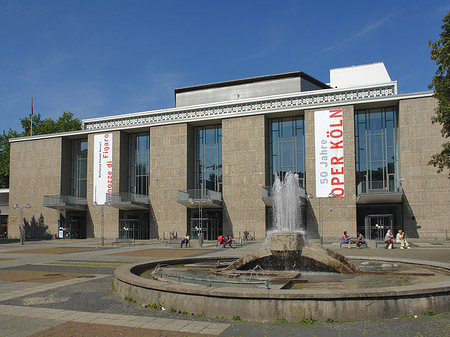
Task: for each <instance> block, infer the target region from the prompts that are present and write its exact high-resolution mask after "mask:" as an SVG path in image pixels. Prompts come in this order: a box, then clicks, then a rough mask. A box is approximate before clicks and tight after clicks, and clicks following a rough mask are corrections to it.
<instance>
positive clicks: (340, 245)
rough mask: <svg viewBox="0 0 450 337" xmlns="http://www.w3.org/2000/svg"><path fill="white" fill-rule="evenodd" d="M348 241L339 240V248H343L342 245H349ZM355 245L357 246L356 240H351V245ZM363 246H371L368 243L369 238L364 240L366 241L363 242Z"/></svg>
mask: <svg viewBox="0 0 450 337" xmlns="http://www.w3.org/2000/svg"><path fill="white" fill-rule="evenodd" d="M348 245H349V244H348V243H344V242H342V241H340V242H339V248H342V246H348ZM352 245H354V246H356V242H353V241H351V242H350V247H351V246H352ZM361 246H364V247H365V248H369V246H368V245H367V240H364V242H363V243H362V244H361Z"/></svg>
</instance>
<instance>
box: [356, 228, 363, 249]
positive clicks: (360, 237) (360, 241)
mask: <svg viewBox="0 0 450 337" xmlns="http://www.w3.org/2000/svg"><path fill="white" fill-rule="evenodd" d="M364 242H365V239H364V236H363V235H362V234H361V233H360V232H358V235H357V238H356V248H358V249H361V245H362V244H363V243H364Z"/></svg>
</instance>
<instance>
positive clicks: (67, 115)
mask: <svg viewBox="0 0 450 337" xmlns="http://www.w3.org/2000/svg"><path fill="white" fill-rule="evenodd" d="M32 118H33V136H36V135H45V134H50V133H60V132H66V131H75V130H80V129H81V122H80V120H79V119H78V118H74V116H73V113H71V112H63V114H62V115H61V116H60V117H59V118H58V119H57V120H53V119H51V118H45V119H42V117H41V114H36V115H33V117H32ZM20 123H21V125H22V129H23V131H22V132H21V133H19V132H17V131H14V130H12V129H9V130H8V132H5V130H3V132H2V134H1V135H0V188H8V187H9V154H10V146H9V140H10V139H11V138H16V137H26V136H29V135H30V129H31V125H30V117H26V118H21V119H20Z"/></svg>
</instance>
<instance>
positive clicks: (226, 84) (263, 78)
mask: <svg viewBox="0 0 450 337" xmlns="http://www.w3.org/2000/svg"><path fill="white" fill-rule="evenodd" d="M293 77H299V78H304V79H305V80H308V81H310V82H312V83H314V84H316V85H317V86H319V87H321V88H323V89H329V88H330V86H329V85H328V84H325V83H323V82H321V81H319V80H317V79H315V78H314V77H312V76H310V75H308V74H305V73H304V72H303V71H294V72H289V73H282V74H273V75H264V76H257V77H248V78H241V79H238V80H231V81H225V82H215V83H209V84H200V85H194V86H190V87H183V88H177V89H175V94H180V93H184V92H190V91H198V90H205V89H212V88H225V87H232V86H235V85H241V84H250V83H256V82H265V81H272V80H280V79H284V78H293Z"/></svg>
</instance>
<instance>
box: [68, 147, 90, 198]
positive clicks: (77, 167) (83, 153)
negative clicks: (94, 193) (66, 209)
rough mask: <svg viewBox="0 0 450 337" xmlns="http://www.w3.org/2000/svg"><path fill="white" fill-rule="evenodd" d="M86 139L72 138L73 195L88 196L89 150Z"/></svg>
mask: <svg viewBox="0 0 450 337" xmlns="http://www.w3.org/2000/svg"><path fill="white" fill-rule="evenodd" d="M87 149H88V142H87V140H86V139H76V140H72V196H75V197H81V198H86V182H87V180H86V179H87V151H88V150H87Z"/></svg>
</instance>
